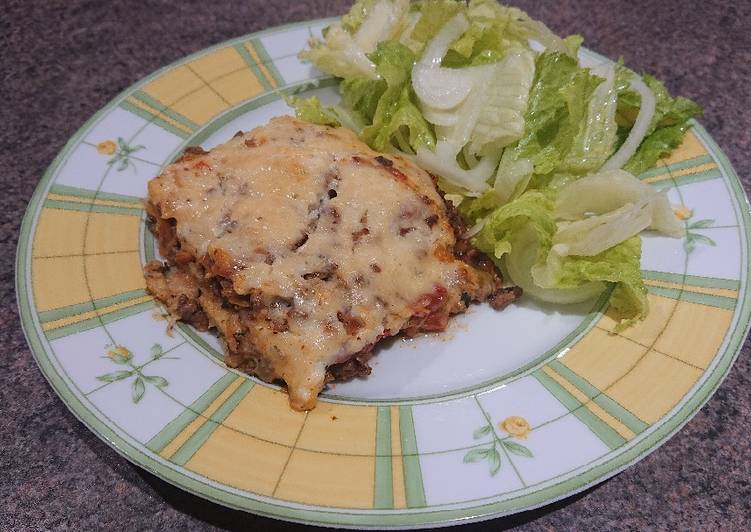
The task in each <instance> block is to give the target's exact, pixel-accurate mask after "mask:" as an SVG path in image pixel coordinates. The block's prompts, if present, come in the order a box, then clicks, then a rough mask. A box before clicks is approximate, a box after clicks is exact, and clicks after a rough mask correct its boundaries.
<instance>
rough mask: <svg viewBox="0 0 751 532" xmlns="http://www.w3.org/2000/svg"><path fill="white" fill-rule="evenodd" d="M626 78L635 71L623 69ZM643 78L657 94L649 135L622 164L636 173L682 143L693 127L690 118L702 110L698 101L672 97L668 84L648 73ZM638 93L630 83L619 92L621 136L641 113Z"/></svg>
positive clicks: (647, 167)
mask: <svg viewBox="0 0 751 532" xmlns="http://www.w3.org/2000/svg"><path fill="white" fill-rule="evenodd" d="M623 70H624V71H625V72H626V73H625V74H623V75H622V77H623V78H627V77H628V76H630V75H633V74H632V73H630V72H628V71H626V70H625V69H623ZM642 79H643V80H644V83H645V84H646V85H647V87H649V89H650V90H651V91H652V93H653V94H654V96H655V100H656V104H655V115H654V117H653V118H652V122H651V123H650V127H649V129H648V131H647V136H646V137H645V138H644V140H643V141H642V143H641V144H640V145H639V149H638V150H637V151H636V153H635V154H634V155H633V156H632V157H631V158H630V159H629V160H628V162H627V163H626V165H625V166H624V167H623V169H624V170H626V171H628V172H631V173H632V174H634V175H640V174H642V173H644V172H645V171H646V170H648V169H650V168H652V167H653V166H654V165H655V163H657V160H658V159H659V158H660V157H663V156H666V155H669V154H670V152H671V151H673V150H674V149H675V148H677V147H678V146H680V144H681V142H683V137H684V135H685V133H686V131H688V130H689V129H690V127H691V124H690V120H691V119H692V118H695V117H698V116H700V115H701V114H702V109H701V107H699V106H698V105H697V104H696V103H694V102H693V101H691V100H689V99H688V98H684V97H682V96H678V97H675V98H674V97H672V96H671V95H670V93H669V92H668V90H667V88H666V87H665V84H664V83H662V82H661V81H659V80H658V79H656V78H654V77H653V76H650V75H649V74H645V75H644V76H643V77H642ZM640 100H641V99H640V97H639V95H638V94H637V93H636V92H635V91H633V90H630V89H629V88H627V87H625V86H624V87H622V88H621V90H620V91H619V94H618V122H619V125H620V126H621V127H620V128H619V129H620V130H621V132H622V133H621V135H620V136H621V137H622V138H625V135H627V134H628V130H629V129H630V127H631V126H632V125H633V123H634V120H635V118H636V115H637V114H638V113H639V105H640Z"/></svg>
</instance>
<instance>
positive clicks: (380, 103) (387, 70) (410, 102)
mask: <svg viewBox="0 0 751 532" xmlns="http://www.w3.org/2000/svg"><path fill="white" fill-rule="evenodd" d="M369 58H370V59H371V60H372V61H373V63H374V64H375V65H376V71H377V72H378V74H379V76H380V79H381V80H383V82H384V83H385V87H384V86H383V85H382V84H368V85H363V86H362V87H361V88H360V89H359V91H360V93H359V95H358V96H355V94H354V93H355V89H354V88H350V89H348V90H349V91H350V93H349V98H353V99H354V100H356V101H357V102H358V105H359V107H358V110H359V112H360V113H362V114H363V116H364V117H365V118H366V119H367V118H368V115H369V114H370V111H371V110H372V111H373V112H372V121H371V122H370V124H369V125H367V126H366V127H365V128H364V129H363V131H362V134H361V138H362V139H363V140H364V141H365V142H366V143H367V144H368V145H369V146H370V147H372V148H373V149H374V150H378V151H393V148H394V146H396V147H398V148H399V149H401V150H402V151H407V152H409V151H412V150H415V149H417V148H420V147H428V148H433V146H434V145H435V136H434V134H433V131H432V128H431V126H430V125H429V124H428V123H427V121H426V120H425V118H424V117H423V115H422V113H421V112H420V109H419V108H418V107H417V98H416V96H415V94H414V91H413V90H412V64H413V62H414V59H415V57H414V54H413V53H412V51H411V50H410V49H409V48H407V47H406V46H404V45H403V44H401V43H400V42H398V41H384V42H380V43H378V48H377V49H376V51H375V52H373V53H372V54H370V56H369ZM368 91H373V92H374V93H379V92H380V96H379V97H377V98H376V97H375V94H373V95H368ZM381 91H382V92H381ZM376 99H377V104H376V105H375V109H374V110H373V107H372V105H373V102H374V101H375V100H376Z"/></svg>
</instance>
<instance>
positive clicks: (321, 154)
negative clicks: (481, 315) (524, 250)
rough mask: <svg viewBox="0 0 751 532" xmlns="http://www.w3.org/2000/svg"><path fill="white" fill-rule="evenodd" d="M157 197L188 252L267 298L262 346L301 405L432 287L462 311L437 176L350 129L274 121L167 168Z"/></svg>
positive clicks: (242, 289) (154, 185)
mask: <svg viewBox="0 0 751 532" xmlns="http://www.w3.org/2000/svg"><path fill="white" fill-rule="evenodd" d="M149 199H150V201H151V202H152V203H154V204H156V205H158V206H159V207H160V209H161V213H162V217H163V218H174V219H175V220H176V221H177V226H176V229H177V235H178V238H179V239H180V241H181V243H182V246H183V249H187V250H189V251H191V252H192V253H193V254H194V255H195V256H196V257H198V258H204V257H209V258H210V259H211V261H213V264H214V265H215V267H214V268H213V270H214V271H220V272H221V275H222V276H224V277H226V278H228V279H230V280H231V281H232V286H233V288H234V291H235V292H237V293H238V294H241V295H245V294H256V295H257V294H259V293H260V294H262V297H263V301H264V302H266V304H267V305H268V307H267V310H268V315H267V316H266V317H265V318H264V319H258V320H256V321H255V322H253V325H252V327H251V330H252V334H253V335H254V342H255V345H256V346H257V347H258V349H259V351H260V352H261V353H262V354H263V356H264V357H265V358H267V359H269V360H270V361H271V363H272V364H273V367H274V368H275V371H276V372H277V374H278V375H279V376H280V377H281V378H283V379H284V380H285V382H286V383H287V386H288V390H289V394H290V400H291V403H292V405H293V407H296V408H299V409H306V408H310V407H312V406H314V405H315V401H316V397H317V394H318V392H319V391H320V390H321V388H322V387H323V385H324V377H325V370H326V367H327V366H329V365H331V364H334V363H337V362H341V361H343V360H346V359H347V357H348V356H349V355H352V354H354V353H357V352H360V351H361V350H363V349H366V348H367V347H368V346H370V345H372V344H374V343H375V342H377V341H378V340H379V339H380V338H382V337H383V336H388V335H391V334H395V333H396V332H398V331H399V330H400V329H402V328H403V327H404V325H405V324H406V323H407V321H408V320H409V318H410V317H411V316H412V315H414V314H415V312H416V311H417V310H422V309H419V308H418V306H417V305H418V302H419V301H421V299H422V300H423V301H424V298H425V296H426V295H428V294H434V293H435V291H436V289H437V287H441V288H442V289H445V290H446V292H445V294H444V295H443V296H442V297H444V298H446V299H447V304H449V305H450V307H451V308H454V307H457V306H458V302H459V299H460V297H461V292H462V285H463V284H464V283H465V282H466V279H467V278H468V275H469V272H468V268H467V267H466V266H465V265H464V264H463V263H461V262H459V261H457V260H455V259H454V257H453V256H452V254H451V253H450V250H451V248H452V246H453V245H454V234H453V231H452V229H451V227H450V225H449V223H448V220H447V219H446V215H445V209H444V207H443V200H442V199H441V198H440V196H439V194H438V193H437V191H436V189H435V186H434V184H433V181H432V179H431V178H430V176H429V175H428V174H427V173H426V172H424V171H423V170H421V169H419V168H417V167H416V166H414V165H413V164H412V163H410V162H409V161H406V160H404V159H401V158H399V157H396V156H381V155H379V154H378V153H376V152H373V151H372V150H370V149H369V148H368V147H367V146H366V145H365V144H363V143H362V142H360V141H359V140H358V139H357V138H356V137H355V135H354V134H353V133H351V132H350V131H348V130H344V129H332V128H327V127H322V126H315V125H311V124H307V123H304V122H300V121H298V120H295V119H292V118H289V117H280V118H275V119H273V120H272V121H271V122H270V123H269V124H268V125H267V126H263V127H260V128H257V129H255V130H253V131H252V132H250V133H246V134H242V135H238V136H236V137H235V138H233V139H232V140H230V141H229V142H227V143H226V144H223V145H221V146H218V147H217V148H215V149H213V150H212V151H211V152H209V153H208V154H205V155H200V156H198V157H192V158H190V157H189V158H186V159H185V160H183V161H178V162H177V163H175V164H173V165H171V166H169V167H168V168H167V169H166V170H165V172H164V173H163V174H162V175H161V176H159V177H158V178H157V179H154V180H152V182H150V183H149ZM269 317H271V319H272V320H275V321H283V322H284V326H283V327H282V329H284V330H280V329H279V328H278V327H277V328H276V332H275V330H274V327H272V326H271V325H270V323H269ZM277 318H278V320H277Z"/></svg>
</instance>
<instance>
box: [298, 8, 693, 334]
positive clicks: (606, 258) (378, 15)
mask: <svg viewBox="0 0 751 532" xmlns="http://www.w3.org/2000/svg"><path fill="white" fill-rule="evenodd" d="M323 35H324V36H323V38H322V39H312V40H311V42H310V46H309V48H308V49H306V50H304V51H303V52H302V53H301V54H300V56H301V58H303V59H305V60H308V61H310V62H312V63H313V64H315V66H317V67H318V68H319V69H320V70H322V71H324V72H326V73H328V74H331V75H333V76H336V77H338V78H341V82H340V84H339V92H340V94H341V101H340V102H339V104H338V105H334V106H332V107H326V106H323V105H322V104H321V102H320V101H319V100H317V99H315V98H310V99H300V98H297V99H291V100H290V103H291V104H292V105H293V106H294V107H295V109H296V111H297V114H298V116H299V117H301V118H304V119H306V120H309V121H313V122H316V123H324V124H330V125H343V126H346V127H348V128H350V129H352V130H353V131H355V132H357V134H358V135H359V137H360V138H361V139H362V140H363V141H365V142H366V143H367V144H368V145H370V146H371V147H372V148H374V149H377V150H379V151H383V152H389V153H400V154H402V156H403V157H407V158H411V159H412V160H414V161H415V162H416V163H417V164H418V165H420V166H421V167H422V168H424V169H426V170H428V171H429V172H431V173H432V174H434V175H436V176H438V178H439V181H438V184H439V187H440V188H441V189H442V190H443V191H444V193H445V194H446V198H447V199H448V200H449V201H451V202H452V203H453V204H454V205H456V206H458V209H459V211H460V212H461V215H462V217H463V220H464V221H465V223H466V224H467V225H468V226H469V227H470V233H471V234H473V235H474V237H473V239H472V243H473V244H474V245H475V246H477V247H478V248H479V249H481V250H482V251H484V252H486V253H488V255H490V256H491V257H492V259H493V260H494V261H495V263H496V264H497V266H498V267H499V268H505V269H506V272H507V273H508V275H509V276H510V278H511V280H513V281H514V282H515V283H516V284H518V285H519V286H521V287H522V288H523V289H524V290H525V293H527V294H528V295H530V296H532V297H535V298H537V299H540V300H543V301H547V302H553V303H573V302H578V301H583V300H587V299H590V298H594V297H597V296H598V295H600V294H602V293H603V291H604V290H607V289H609V288H610V289H612V292H611V294H612V295H611V297H610V308H611V310H612V312H613V313H614V314H615V316H616V317H617V318H619V319H620V320H621V321H620V327H626V326H628V325H629V324H631V323H633V322H634V321H635V320H638V319H642V318H644V317H645V316H646V314H647V311H648V308H647V299H646V289H645V288H644V284H643V282H642V279H641V271H640V268H639V263H640V257H641V240H640V237H639V234H640V233H641V232H642V231H644V230H654V231H659V232H662V233H663V234H666V235H668V236H672V237H680V236H682V235H683V233H684V230H685V224H684V223H683V222H681V221H679V220H678V219H676V217H675V216H674V215H673V212H672V209H671V205H670V204H669V202H668V200H667V195H666V194H667V192H666V191H659V190H657V189H655V188H652V187H651V186H650V185H646V184H644V183H642V182H641V181H639V179H638V177H637V176H639V174H641V173H643V172H644V171H646V170H648V169H649V168H651V167H653V166H654V165H655V164H656V162H657V160H658V159H659V158H660V157H663V156H665V155H667V154H669V153H670V152H671V151H672V150H673V149H675V148H676V147H678V146H679V145H680V143H681V141H682V140H683V136H684V134H685V132H686V131H687V130H688V129H689V128H690V127H691V121H690V120H691V118H693V117H695V116H698V115H699V114H700V113H701V109H700V108H699V107H698V106H697V105H696V104H695V103H694V102H692V101H690V100H687V99H685V98H681V97H678V98H674V97H672V96H670V94H669V93H668V91H667V90H666V88H665V86H664V85H663V84H662V83H661V82H660V81H658V80H656V79H655V78H653V77H651V76H649V75H644V76H642V77H640V76H638V75H637V74H636V73H635V72H633V71H631V70H629V69H628V68H626V67H625V66H624V65H622V64H620V63H618V64H612V63H603V64H601V65H599V66H597V67H596V68H586V67H584V66H583V65H582V64H581V62H580V60H579V59H578V57H579V54H578V52H579V46H580V45H581V42H582V39H581V38H580V37H579V36H576V35H574V36H569V37H566V38H561V37H559V36H557V35H555V34H553V33H552V32H551V31H550V30H549V29H548V28H547V27H546V26H545V25H544V24H542V23H541V22H539V21H536V20H533V19H531V18H530V17H529V16H528V15H527V14H526V13H524V12H523V11H520V10H519V9H516V8H512V7H505V6H502V5H499V4H498V3H497V2H496V1H495V0H469V1H468V2H464V1H462V2H459V1H455V0H423V1H419V2H408V1H406V0H357V1H356V2H355V4H354V6H353V7H352V9H351V11H350V12H349V13H348V14H346V15H345V16H344V17H342V18H341V20H339V21H337V22H334V23H333V24H332V25H331V26H329V27H328V28H327V29H326V30H325V31H324V32H323Z"/></svg>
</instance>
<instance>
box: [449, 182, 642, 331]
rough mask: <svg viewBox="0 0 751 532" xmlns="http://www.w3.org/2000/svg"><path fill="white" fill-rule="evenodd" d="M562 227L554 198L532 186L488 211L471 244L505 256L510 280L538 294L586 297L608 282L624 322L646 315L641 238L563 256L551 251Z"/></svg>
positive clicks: (563, 299)
mask: <svg viewBox="0 0 751 532" xmlns="http://www.w3.org/2000/svg"><path fill="white" fill-rule="evenodd" d="M485 201H487V200H485ZM460 208H461V207H460ZM466 210H467V208H466V207H465V208H464V209H463V211H464V212H466ZM558 230H559V229H558V226H557V224H556V222H555V219H554V204H553V202H552V201H551V200H550V199H549V198H548V197H547V196H546V195H545V194H543V193H541V192H538V191H528V192H525V193H524V194H522V195H521V196H520V197H519V198H517V199H515V200H514V201H512V202H510V203H507V204H506V205H503V206H501V207H498V208H497V209H495V210H494V211H492V213H491V214H490V215H487V217H486V218H485V224H484V226H483V228H482V229H481V230H480V232H479V233H478V234H477V235H476V236H475V237H474V238H473V239H472V244H473V245H474V246H475V247H477V248H478V249H479V250H481V251H483V252H485V253H487V254H488V255H490V256H491V257H494V259H495V260H496V261H497V262H499V263H500V262H501V261H504V262H505V266H506V269H507V271H508V273H509V274H510V276H511V278H512V280H513V281H514V282H515V283H517V284H518V285H519V286H521V287H522V288H523V289H524V290H525V292H526V293H528V294H529V295H531V296H533V297H536V298H537V299H542V300H544V301H551V302H556V303H572V302H576V301H583V300H586V299H590V298H591V297H593V296H595V295H597V294H598V293H601V292H602V290H603V289H604V288H605V286H606V284H609V285H612V286H613V287H614V291H613V295H612V296H611V300H610V305H611V308H612V310H613V311H614V313H615V314H616V315H617V317H618V319H619V320H623V321H622V325H624V326H625V325H627V324H628V323H630V321H629V320H638V319H642V318H643V317H644V316H645V315H646V312H647V300H646V290H645V288H644V284H643V282H642V279H641V270H640V266H639V264H640V258H641V240H640V239H639V237H633V238H629V239H627V240H625V241H623V242H621V243H619V244H617V245H615V246H613V247H611V248H609V249H606V250H605V251H603V252H601V253H599V254H597V255H594V256H575V255H568V256H559V255H558V254H557V253H555V251H554V250H553V243H554V240H555V235H556V234H557V232H558ZM541 279H544V282H543V283H540V282H539V280H541Z"/></svg>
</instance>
